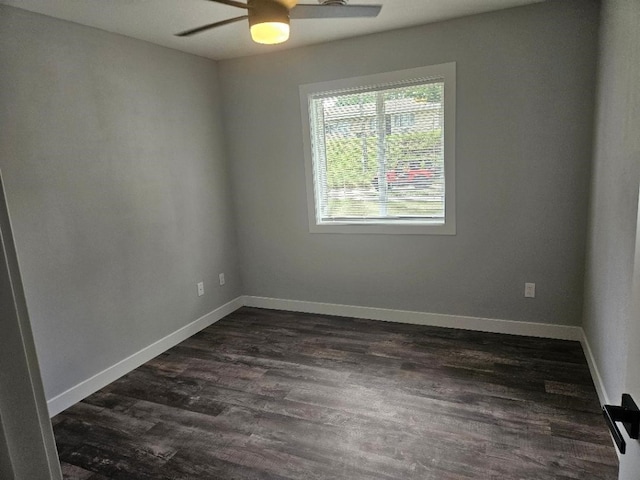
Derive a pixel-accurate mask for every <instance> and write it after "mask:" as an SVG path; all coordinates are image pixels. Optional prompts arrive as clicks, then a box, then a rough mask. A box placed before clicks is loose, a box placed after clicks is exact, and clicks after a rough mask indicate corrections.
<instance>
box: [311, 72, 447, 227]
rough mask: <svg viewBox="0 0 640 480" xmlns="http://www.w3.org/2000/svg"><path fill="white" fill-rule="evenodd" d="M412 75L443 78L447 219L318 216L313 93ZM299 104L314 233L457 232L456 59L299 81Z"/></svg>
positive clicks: (405, 79)
mask: <svg viewBox="0 0 640 480" xmlns="http://www.w3.org/2000/svg"><path fill="white" fill-rule="evenodd" d="M412 79H438V80H440V81H443V82H444V175H445V199H444V202H445V213H444V222H438V221H434V220H425V221H407V220H402V219H389V220H374V221H370V222H369V221H366V222H363V221H357V222H356V221H353V222H351V221H348V220H340V221H330V222H323V221H321V219H320V218H319V216H318V214H317V213H316V212H318V210H319V204H318V202H317V200H316V199H317V198H318V197H319V195H316V193H319V191H318V182H317V181H316V171H315V168H314V163H313V161H314V160H313V152H312V148H313V147H312V145H313V143H312V139H311V126H310V118H311V117H310V111H309V107H310V96H311V95H315V94H318V93H324V92H332V91H340V90H349V89H353V90H360V89H363V88H367V87H375V86H384V85H387V84H392V83H396V82H408V81H411V80H412ZM300 106H301V110H302V130H303V143H304V159H305V174H306V183H307V206H308V213H309V231H310V232H311V233H357V234H359V233H374V234H380V233H382V234H421V235H455V234H456V208H455V200H456V194H455V191H456V188H455V146H456V141H455V124H456V64H455V62H451V63H443V64H440V65H431V66H427V67H419V68H412V69H408V70H399V71H395V72H386V73H379V74H374V75H367V76H361V77H353V78H346V79H340V80H332V81H328V82H320V83H312V84H307V85H300Z"/></svg>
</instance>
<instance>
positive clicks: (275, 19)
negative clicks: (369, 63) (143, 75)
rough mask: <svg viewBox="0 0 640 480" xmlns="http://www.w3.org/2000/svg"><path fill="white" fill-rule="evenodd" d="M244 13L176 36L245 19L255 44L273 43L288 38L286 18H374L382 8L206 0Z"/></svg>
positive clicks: (338, 1) (291, 0)
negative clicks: (242, 10)
mask: <svg viewBox="0 0 640 480" xmlns="http://www.w3.org/2000/svg"><path fill="white" fill-rule="evenodd" d="M208 1H210V2H215V3H222V4H223V5H230V6H232V7H238V8H243V9H245V10H247V15H242V16H240V17H234V18H229V19H227V20H222V21H220V22H215V23H209V24H207V25H203V26H201V27H197V28H192V29H190V30H185V31H184V32H180V33H177V34H176V36H178V37H188V36H190V35H195V34H196V33H200V32H204V31H206V30H210V29H212V28H216V27H221V26H223V25H228V24H230V23H235V22H239V21H241V20H245V19H248V20H249V27H250V31H251V38H252V39H253V41H254V42H256V43H264V44H269V45H271V44H276V43H282V42H284V41H286V40H287V39H288V38H289V19H291V18H293V19H302V18H355V17H376V16H378V14H379V13H380V10H381V9H382V5H347V2H346V0H318V1H319V3H318V5H312V4H300V5H298V1H297V0H246V2H247V3H242V2H237V1H235V0H208Z"/></svg>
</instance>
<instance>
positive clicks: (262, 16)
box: [247, 0, 289, 26]
mask: <svg viewBox="0 0 640 480" xmlns="http://www.w3.org/2000/svg"><path fill="white" fill-rule="evenodd" d="M247 5H248V6H249V25H250V26H253V25H256V24H259V23H267V22H279V23H286V24H289V9H288V8H287V7H286V6H285V5H283V4H282V3H280V2H274V1H270V0H248V1H247Z"/></svg>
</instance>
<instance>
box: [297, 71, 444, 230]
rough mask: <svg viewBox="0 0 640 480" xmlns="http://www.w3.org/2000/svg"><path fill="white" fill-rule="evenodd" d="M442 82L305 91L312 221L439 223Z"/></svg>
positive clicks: (425, 80)
mask: <svg viewBox="0 0 640 480" xmlns="http://www.w3.org/2000/svg"><path fill="white" fill-rule="evenodd" d="M428 73H432V71H429V72H428ZM329 83H331V82H329ZM450 88H451V87H450V85H448V84H447V79H446V78H445V76H444V75H442V76H439V75H429V76H425V77H422V78H421V77H415V76H412V77H411V78H409V79H401V80H397V81H391V82H388V81H385V82H382V83H375V84H371V83H368V84H367V83H365V84H363V85H362V86H349V87H347V88H336V89H330V90H319V89H317V88H311V89H309V90H311V91H309V92H308V93H307V92H305V93H307V94H306V98H304V99H303V100H304V101H306V102H307V109H308V110H307V115H308V121H309V132H308V134H309V141H310V153H311V167H310V168H311V170H312V172H311V176H312V181H313V196H314V198H313V203H314V212H313V214H314V216H315V224H316V225H320V226H321V225H433V226H437V225H444V224H445V222H446V219H447V202H448V199H450V198H451V196H450V195H449V196H448V195H447V193H448V192H447V189H448V188H449V187H450V182H449V181H448V180H449V179H448V178H447V174H449V173H450V172H452V168H447V161H446V155H445V146H446V143H445V112H446V111H447V110H446V109H445V98H446V97H447V95H448V94H449V93H450V91H449V89H450ZM302 93H303V89H301V95H302ZM447 120H449V119H447ZM449 211H451V210H449ZM383 233H387V232H383ZM400 233H402V232H400Z"/></svg>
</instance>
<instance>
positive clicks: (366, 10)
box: [289, 4, 382, 19]
mask: <svg viewBox="0 0 640 480" xmlns="http://www.w3.org/2000/svg"><path fill="white" fill-rule="evenodd" d="M380 10H382V5H309V4H298V5H296V6H295V7H293V8H292V9H291V11H290V12H289V16H290V17H291V18H297V19H299V18H354V17H377V16H378V14H379V13H380Z"/></svg>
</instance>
